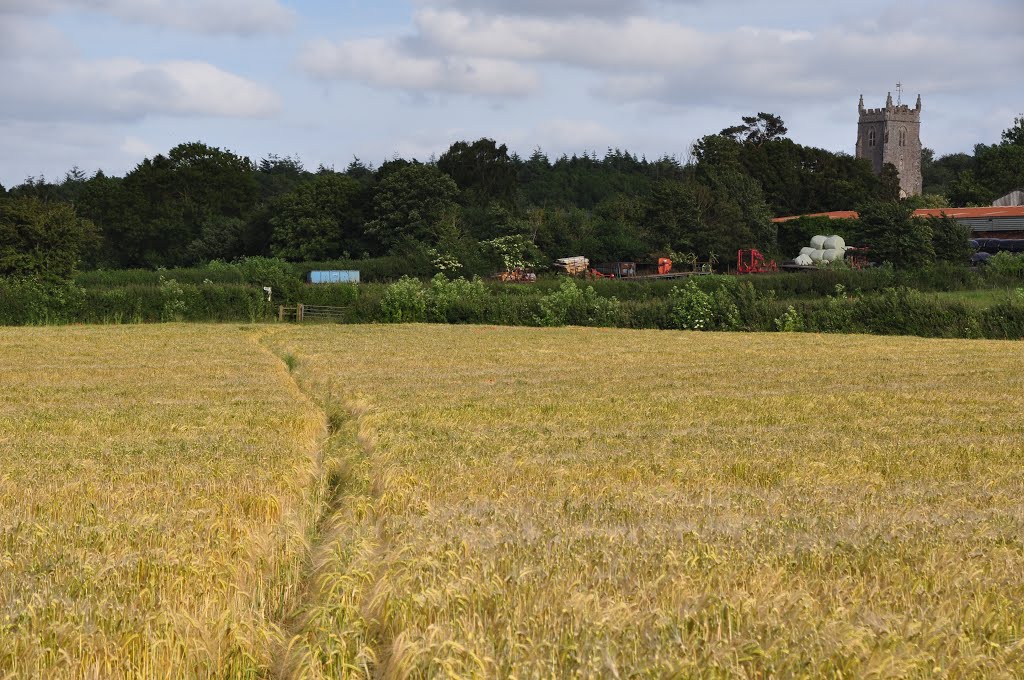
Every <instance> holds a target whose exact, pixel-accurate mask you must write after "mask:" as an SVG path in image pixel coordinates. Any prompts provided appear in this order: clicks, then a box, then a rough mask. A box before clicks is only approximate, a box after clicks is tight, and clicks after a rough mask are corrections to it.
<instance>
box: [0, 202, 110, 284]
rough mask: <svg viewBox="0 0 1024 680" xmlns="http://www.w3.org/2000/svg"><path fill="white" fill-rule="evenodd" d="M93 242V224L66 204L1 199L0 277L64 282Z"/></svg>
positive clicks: (94, 235) (94, 233) (94, 242)
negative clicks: (81, 217) (80, 217)
mask: <svg viewBox="0 0 1024 680" xmlns="http://www.w3.org/2000/svg"><path fill="white" fill-rule="evenodd" d="M95 244H96V231H95V229H94V227H93V225H92V223H91V222H88V221H87V220H82V219H79V218H78V216H77V215H76V214H75V210H74V208H72V207H71V206H70V205H68V204H66V203H44V202H43V201H41V200H39V199H37V198H0V276H14V277H34V278H38V279H41V280H43V281H46V282H48V283H56V282H61V281H67V280H69V279H71V277H72V276H73V275H74V272H75V269H76V268H77V267H78V264H79V262H80V260H81V258H82V256H83V254H84V253H85V252H86V251H87V250H89V249H90V248H93V247H94V246H95Z"/></svg>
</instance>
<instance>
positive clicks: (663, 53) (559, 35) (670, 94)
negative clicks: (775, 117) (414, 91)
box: [415, 0, 1024, 103]
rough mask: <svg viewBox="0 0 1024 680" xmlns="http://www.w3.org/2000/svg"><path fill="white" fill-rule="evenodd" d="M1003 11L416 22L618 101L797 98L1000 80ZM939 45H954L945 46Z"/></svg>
mask: <svg viewBox="0 0 1024 680" xmlns="http://www.w3.org/2000/svg"><path fill="white" fill-rule="evenodd" d="M462 4H466V3H462ZM975 9H976V10H977V11H975ZM1000 9H1008V11H1011V12H1013V11H1016V12H1017V13H1019V14H1022V15H1024V11H1022V10H1020V9H1018V10H1012V9H1009V8H1006V7H1004V6H1002V5H1000V4H999V3H998V2H997V0H989V2H988V3H980V4H979V5H978V6H977V8H975V7H972V9H971V10H970V11H967V10H965V9H963V8H960V7H958V6H956V5H954V4H952V3H943V4H941V5H937V6H936V8H935V10H936V13H937V14H938V15H939V16H941V17H942V18H943V20H944V21H945V22H946V23H937V22H936V21H935V19H934V16H932V15H931V14H921V15H919V14H915V13H910V12H908V13H906V14H899V15H898V16H896V17H894V16H888V15H883V16H882V17H880V19H879V20H877V21H868V22H864V23H862V24H860V25H852V26H851V25H846V24H839V23H833V24H831V25H828V26H824V27H821V28H818V29H815V30H806V29H801V30H780V29H775V28H760V27H754V26H740V27H736V28H730V29H727V30H717V31H713V30H707V29H698V28H695V27H693V26H689V25H685V24H683V23H680V22H678V21H672V20H668V19H661V18H654V17H649V16H630V17H627V18H624V19H619V20H615V19H610V18H607V17H542V16H515V15H511V14H486V13H484V12H481V11H473V12H468V11H460V10H459V9H452V8H451V7H443V8H437V7H425V8H424V9H422V10H420V11H419V12H418V13H417V14H416V17H415V24H416V28H417V31H418V33H417V36H416V41H417V43H416V44H418V45H419V46H420V49H421V50H423V51H425V52H428V53H434V54H439V55H459V56H463V57H486V58H493V59H506V60H513V61H519V62H533V63H545V64H555V65H562V66H569V67H574V68H578V69H583V70H585V71H589V72H591V73H593V74H594V75H595V76H597V77H598V78H599V79H600V84H599V85H597V86H596V87H594V88H593V89H592V92H594V93H596V94H599V95H601V96H605V97H609V98H611V99H620V100H632V99H636V98H638V97H639V98H649V99H655V100H659V101H664V102H671V103H687V102H690V101H693V100H695V99H699V100H702V101H703V102H704V103H721V102H723V101H727V100H729V99H733V100H736V99H738V98H740V97H742V98H745V99H752V98H756V99H758V100H759V101H761V100H764V101H767V102H792V101H794V100H798V101H807V100H810V99H813V98H816V97H833V98H834V97H837V96H853V95H855V94H856V92H855V91H851V85H852V86H853V88H857V87H858V86H859V87H862V88H873V89H878V88H879V87H885V86H886V85H885V84H884V83H888V81H889V80H895V78H900V77H902V78H903V79H904V80H905V81H907V82H912V83H913V86H914V87H916V88H917V89H918V90H920V91H924V92H930V93H934V92H942V91H945V92H951V91H961V92H965V91H972V90H973V91H979V90H984V89H986V88H992V87H999V86H1000V85H1001V83H1003V82H1004V81H1005V73H1006V68H1007V65H1008V64H1011V63H1019V62H1022V61H1024V41H1020V40H1019V37H1018V36H1017V35H1016V34H1015V33H1014V32H1013V31H1008V30H1007V29H1006V28H1005V25H1006V24H1005V21H1006V15H1005V14H1000V13H999V12H998V11H997V10H1000ZM968 15H969V16H968ZM961 17H962V19H963V20H962V21H959V20H958V19H960V18H961ZM1022 18H1024V17H1022ZM897 19H898V20H897ZM940 44H948V45H949V46H950V48H949V50H948V51H943V50H941V49H937V45H940ZM889 87H891V85H890V86H889Z"/></svg>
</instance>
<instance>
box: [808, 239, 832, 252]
mask: <svg viewBox="0 0 1024 680" xmlns="http://www.w3.org/2000/svg"><path fill="white" fill-rule="evenodd" d="M827 238H828V237H827V236H815V237H814V238H812V239H811V247H812V248H814V249H815V250H824V249H825V239H827Z"/></svg>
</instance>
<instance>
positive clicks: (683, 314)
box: [669, 279, 715, 331]
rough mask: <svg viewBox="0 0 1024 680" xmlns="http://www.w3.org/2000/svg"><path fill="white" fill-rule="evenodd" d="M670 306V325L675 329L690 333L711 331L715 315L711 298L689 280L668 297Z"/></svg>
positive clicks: (675, 288) (694, 282)
mask: <svg viewBox="0 0 1024 680" xmlns="http://www.w3.org/2000/svg"><path fill="white" fill-rule="evenodd" d="M669 303H670V304H671V305H672V324H673V326H674V327H675V328H681V329H685V330H692V331H706V330H711V329H712V327H713V326H714V321H715V318H714V317H715V314H714V309H713V298H712V296H711V295H709V294H708V293H705V292H704V291H703V290H701V289H700V288H699V287H698V286H697V283H696V281H694V280H693V279H690V280H689V281H687V282H686V285H684V286H683V287H681V288H680V287H679V286H676V287H674V288H673V289H672V293H671V294H670V295H669Z"/></svg>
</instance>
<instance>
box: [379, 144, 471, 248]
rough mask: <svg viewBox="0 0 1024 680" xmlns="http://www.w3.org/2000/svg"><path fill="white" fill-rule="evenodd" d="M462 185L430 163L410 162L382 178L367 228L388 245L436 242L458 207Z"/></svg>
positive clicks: (430, 244)
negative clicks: (407, 240) (457, 199)
mask: <svg viewBox="0 0 1024 680" xmlns="http://www.w3.org/2000/svg"><path fill="white" fill-rule="evenodd" d="M458 194H459V188H458V185H456V184H455V182H454V181H453V180H452V178H451V177H449V176H448V175H446V174H444V173H443V172H441V171H440V170H438V169H437V168H435V167H432V166H429V165H419V164H415V165H414V164H410V165H407V166H405V167H403V168H401V169H399V170H397V171H395V172H394V173H392V174H389V175H388V176H387V177H385V178H384V179H382V180H381V181H380V182H379V183H378V184H377V186H376V189H375V193H374V198H373V215H374V219H373V220H372V221H371V222H369V223H367V225H366V230H367V232H368V233H370V234H372V235H373V236H375V237H376V238H378V239H380V241H381V242H382V243H384V244H385V245H387V246H394V245H396V244H398V243H400V242H402V241H403V240H405V239H409V238H411V239H413V240H415V241H417V242H419V243H422V244H425V245H427V246H433V245H436V244H437V243H438V242H439V240H440V237H441V232H442V229H443V223H444V221H445V219H446V218H447V219H449V220H451V215H452V214H453V213H454V212H455V211H456V210H457V204H456V198H457V197H458Z"/></svg>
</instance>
